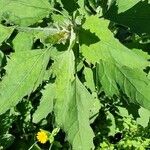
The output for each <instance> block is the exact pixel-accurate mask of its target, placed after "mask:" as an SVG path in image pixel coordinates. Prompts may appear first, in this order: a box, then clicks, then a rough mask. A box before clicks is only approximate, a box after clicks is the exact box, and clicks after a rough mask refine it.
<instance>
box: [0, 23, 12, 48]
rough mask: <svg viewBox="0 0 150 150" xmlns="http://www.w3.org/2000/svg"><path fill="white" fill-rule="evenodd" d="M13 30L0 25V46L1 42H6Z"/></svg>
mask: <svg viewBox="0 0 150 150" xmlns="http://www.w3.org/2000/svg"><path fill="white" fill-rule="evenodd" d="M13 30H14V28H12V27H5V26H3V25H1V24H0V45H1V43H2V42H3V41H5V40H7V39H8V38H9V37H10V35H11V34H12V32H13Z"/></svg>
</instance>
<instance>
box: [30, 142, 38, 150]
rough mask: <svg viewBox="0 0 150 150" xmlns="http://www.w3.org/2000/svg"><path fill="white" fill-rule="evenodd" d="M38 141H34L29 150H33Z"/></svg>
mask: <svg viewBox="0 0 150 150" xmlns="http://www.w3.org/2000/svg"><path fill="white" fill-rule="evenodd" d="M36 143H37V141H36V142H35V143H33V144H32V145H31V147H30V148H29V149H28V150H31V149H32V148H33V146H34V145H35V144H36Z"/></svg>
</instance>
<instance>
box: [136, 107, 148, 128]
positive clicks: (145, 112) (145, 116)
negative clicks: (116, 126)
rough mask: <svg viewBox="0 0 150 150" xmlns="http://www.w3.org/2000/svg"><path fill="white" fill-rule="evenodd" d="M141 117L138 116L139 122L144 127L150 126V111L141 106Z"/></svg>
mask: <svg viewBox="0 0 150 150" xmlns="http://www.w3.org/2000/svg"><path fill="white" fill-rule="evenodd" d="M139 116H140V117H139V118H137V120H136V121H137V123H138V124H140V125H141V126H143V127H144V128H145V127H147V126H148V123H149V120H150V111H149V110H147V109H145V108H143V107H141V108H140V109H139Z"/></svg>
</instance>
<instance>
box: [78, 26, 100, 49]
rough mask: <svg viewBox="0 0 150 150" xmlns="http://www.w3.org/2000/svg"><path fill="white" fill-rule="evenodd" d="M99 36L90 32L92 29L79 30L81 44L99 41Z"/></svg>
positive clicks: (88, 44)
mask: <svg viewBox="0 0 150 150" xmlns="http://www.w3.org/2000/svg"><path fill="white" fill-rule="evenodd" d="M99 41H100V39H99V37H98V36H97V35H96V34H95V33H92V32H90V30H85V29H83V28H82V29H81V30H80V32H79V43H80V45H83V44H85V45H87V46H90V45H91V44H95V43H97V42H99Z"/></svg>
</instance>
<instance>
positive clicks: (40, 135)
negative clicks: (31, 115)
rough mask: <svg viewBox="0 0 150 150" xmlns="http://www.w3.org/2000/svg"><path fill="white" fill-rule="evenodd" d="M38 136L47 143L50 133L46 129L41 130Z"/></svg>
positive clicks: (42, 141)
mask: <svg viewBox="0 0 150 150" xmlns="http://www.w3.org/2000/svg"><path fill="white" fill-rule="evenodd" d="M36 138H37V140H38V141H39V142H40V143H42V144H45V143H46V142H47V141H48V135H47V133H46V132H45V131H44V130H41V131H39V132H38V133H37V136H36Z"/></svg>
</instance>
